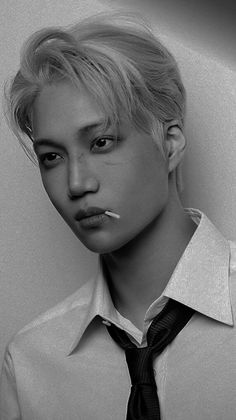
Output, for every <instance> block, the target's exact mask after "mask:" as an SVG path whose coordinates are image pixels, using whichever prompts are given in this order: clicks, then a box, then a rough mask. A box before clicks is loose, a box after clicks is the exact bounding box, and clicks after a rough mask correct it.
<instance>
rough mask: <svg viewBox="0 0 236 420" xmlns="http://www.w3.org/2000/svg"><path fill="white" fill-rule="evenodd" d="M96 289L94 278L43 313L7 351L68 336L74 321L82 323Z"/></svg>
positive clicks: (26, 326)
mask: <svg viewBox="0 0 236 420" xmlns="http://www.w3.org/2000/svg"><path fill="white" fill-rule="evenodd" d="M93 287H94V278H91V279H89V280H87V281H86V282H85V283H84V284H82V285H81V286H80V287H79V288H78V289H77V290H76V291H75V292H74V293H72V294H71V295H69V296H67V297H66V298H65V299H63V300H62V301H60V302H59V303H57V304H56V305H54V306H53V307H51V308H50V309H48V310H47V311H45V312H43V313H41V314H40V315H38V316H37V317H36V318H34V319H33V320H32V321H31V322H29V323H28V324H27V325H25V326H24V327H23V328H21V329H20V330H19V331H18V332H17V333H15V334H14V335H13V336H12V337H11V339H10V340H9V342H8V345H7V349H10V350H11V349H14V348H15V347H17V346H21V345H24V344H25V343H26V342H33V341H38V340H40V339H41V338H44V340H45V341H47V339H48V341H50V340H53V339H55V340H56V339H57V335H58V336H61V335H63V333H65V335H67V333H70V331H71V329H72V327H73V321H74V319H75V318H76V322H77V323H78V326H79V323H80V321H81V322H82V320H83V318H84V316H86V312H87V310H88V306H89V302H90V300H91V295H92V291H93Z"/></svg>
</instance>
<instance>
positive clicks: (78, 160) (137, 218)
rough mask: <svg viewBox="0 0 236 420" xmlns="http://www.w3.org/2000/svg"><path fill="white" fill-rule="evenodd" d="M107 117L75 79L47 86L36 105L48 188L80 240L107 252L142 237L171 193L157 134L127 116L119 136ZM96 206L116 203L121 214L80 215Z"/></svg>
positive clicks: (39, 150)
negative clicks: (104, 123) (79, 217)
mask: <svg viewBox="0 0 236 420" xmlns="http://www.w3.org/2000/svg"><path fill="white" fill-rule="evenodd" d="M103 119H104V115H103V114H102V112H101V110H100V108H99V106H98V105H97V104H96V103H95V101H94V100H93V99H92V98H91V96H90V95H89V94H88V93H87V92H86V91H85V90H84V89H82V88H81V89H80V90H79V89H77V90H76V89H75V87H73V86H72V85H71V84H69V83H60V84H57V85H56V84H55V85H50V86H49V85H48V86H45V87H44V88H43V89H42V91H41V93H40V94H39V96H38V97H37V99H36V100H35V103H34V105H33V113H32V120H33V135H34V139H35V141H34V147H35V151H36V153H37V156H38V159H39V162H40V172H41V176H42V181H43V185H44V187H45V190H46V192H47V194H48V196H49V198H50V200H51V202H52V203H53V205H54V206H55V208H56V209H57V210H58V212H59V213H60V214H61V216H62V217H63V219H64V220H65V221H66V223H68V225H69V226H70V228H71V229H72V230H73V232H74V233H75V235H76V236H77V237H78V238H79V240H80V241H81V242H82V243H83V244H84V245H85V246H86V247H87V248H88V249H90V250H91V251H93V252H97V253H100V254H103V253H108V252H112V251H115V250H118V249H120V248H121V247H122V246H124V245H126V244H128V242H130V241H132V240H133V239H135V238H136V237H137V236H139V237H140V235H142V233H143V232H144V231H145V230H146V229H147V228H148V227H149V228H150V226H151V223H152V222H153V221H154V220H156V219H157V218H158V216H159V214H160V213H161V211H162V210H163V209H164V207H165V205H166V203H167V200H168V170H167V163H166V162H165V160H164V158H163V156H162V154H161V152H160V151H159V150H158V148H157V146H156V145H155V144H154V142H153V139H152V138H151V136H150V135H147V134H144V133H142V132H139V131H137V130H136V129H134V127H132V126H131V125H130V124H128V123H127V122H126V123H125V122H124V123H122V124H121V125H120V127H119V128H118V132H117V138H116V136H115V132H114V130H112V129H108V130H107V131H106V132H105V133H104V132H102V131H101V127H99V123H101V121H102V120H103ZM96 124H97V126H96ZM85 127H86V128H85ZM39 139H41V140H42V139H44V140H45V139H46V141H44V143H43V142H41V144H40V142H39ZM48 140H51V142H52V141H53V142H54V143H55V144H50V142H48ZM89 207H100V208H102V209H105V210H110V211H113V212H115V213H118V214H119V215H120V219H114V218H111V217H109V216H103V217H102V218H100V219H99V220H97V223H96V220H95V221H94V223H90V224H86V222H85V223H84V222H83V221H78V220H76V218H75V216H76V213H77V212H78V211H79V210H80V209H83V210H87V209H88V208H89ZM90 220H91V219H90Z"/></svg>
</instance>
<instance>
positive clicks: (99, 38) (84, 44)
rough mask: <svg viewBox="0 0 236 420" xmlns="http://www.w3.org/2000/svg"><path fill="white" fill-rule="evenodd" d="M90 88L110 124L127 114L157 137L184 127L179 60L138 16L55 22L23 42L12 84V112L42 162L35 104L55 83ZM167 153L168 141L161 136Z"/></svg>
mask: <svg viewBox="0 0 236 420" xmlns="http://www.w3.org/2000/svg"><path fill="white" fill-rule="evenodd" d="M67 80H68V81H70V82H71V83H73V84H75V86H77V87H81V85H82V86H83V87H85V88H86V89H87V91H88V92H89V93H90V94H91V95H92V96H93V98H94V100H96V101H97V103H98V104H99V106H100V107H101V109H102V110H103V111H104V116H105V124H111V125H114V126H117V124H119V120H120V117H121V115H125V117H126V118H127V119H128V120H129V121H130V122H131V123H132V124H133V125H134V126H135V127H136V128H137V129H139V130H143V131H146V132H148V133H151V134H152V135H153V138H154V140H155V139H160V138H161V139H162V138H163V124H164V123H165V122H167V121H171V120H173V119H175V120H178V122H179V125H180V126H181V128H183V125H184V116H185V102H186V94H185V89H184V86H183V83H182V80H181V76H180V72H179V69H178V65H177V63H176V60H175V59H174V57H173V56H172V54H171V53H170V52H169V51H168V50H167V48H166V47H165V46H164V45H163V44H162V43H161V42H160V41H159V40H158V38H157V37H156V36H155V35H154V34H153V32H152V30H151V29H150V27H149V25H148V24H147V23H146V22H145V21H144V20H143V19H142V18H141V17H140V16H139V15H137V14H133V13H128V14H125V15H124V14H122V13H120V12H116V13H114V12H113V13H106V14H104V13H102V14H98V15H94V16H92V17H89V18H86V19H84V20H81V21H79V22H78V23H77V24H74V25H71V26H68V27H48V28H43V29H40V30H38V31H36V32H35V33H33V34H32V35H31V36H30V37H29V38H28V39H27V40H26V42H25V43H24V44H23V47H22V50H21V58H20V68H19V70H18V71H17V73H16V75H15V76H14V77H13V79H12V80H10V81H9V84H8V85H6V89H5V98H6V105H7V112H6V113H7V118H8V121H9V123H10V127H11V129H12V130H13V131H14V133H15V135H16V136H17V138H18V140H19V141H20V144H21V145H22V147H23V149H24V150H25V152H26V153H27V155H28V156H29V157H30V158H31V160H33V161H34V162H36V160H35V156H34V152H33V149H32V148H31V147H29V146H28V144H27V143H28V142H27V141H26V140H27V138H30V139H31V142H33V140H34V139H33V131H32V127H31V110H32V104H33V102H34V100H35V98H36V97H37V95H38V94H39V93H40V91H41V90H42V88H43V87H44V86H45V85H47V84H52V83H60V81H67ZM159 143H160V144H159V145H158V146H159V147H160V149H161V150H162V151H163V144H162V143H163V142H162V141H161V142H160V140H159Z"/></svg>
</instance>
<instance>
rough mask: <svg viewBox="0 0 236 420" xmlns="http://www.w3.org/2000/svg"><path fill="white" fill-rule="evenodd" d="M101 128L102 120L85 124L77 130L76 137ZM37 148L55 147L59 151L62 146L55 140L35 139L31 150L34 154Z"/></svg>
mask: <svg viewBox="0 0 236 420" xmlns="http://www.w3.org/2000/svg"><path fill="white" fill-rule="evenodd" d="M101 126H104V120H99V121H96V122H93V123H89V124H85V125H83V126H82V127H80V128H79V129H78V130H77V132H76V137H77V136H79V135H81V134H85V133H86V134H88V133H89V132H90V131H92V130H95V129H96V128H99V127H101ZM104 127H105V126H104ZM39 146H54V147H57V148H59V149H62V148H63V146H61V145H60V144H59V143H57V142H56V141H55V140H53V139H49V138H39V139H35V140H34V141H33V149H34V151H35V152H36V150H37V149H38V147H39Z"/></svg>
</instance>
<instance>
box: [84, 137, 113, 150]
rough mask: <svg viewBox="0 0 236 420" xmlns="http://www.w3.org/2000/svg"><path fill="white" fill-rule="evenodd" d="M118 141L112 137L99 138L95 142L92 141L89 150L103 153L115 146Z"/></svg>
mask: <svg viewBox="0 0 236 420" xmlns="http://www.w3.org/2000/svg"><path fill="white" fill-rule="evenodd" d="M117 141H118V139H117V138H114V137H109V136H106V137H99V138H97V139H96V140H94V141H93V143H92V145H91V150H93V151H95V152H100V151H101V152H103V151H104V150H108V149H110V148H111V147H113V146H115V144H116V143H117Z"/></svg>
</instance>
